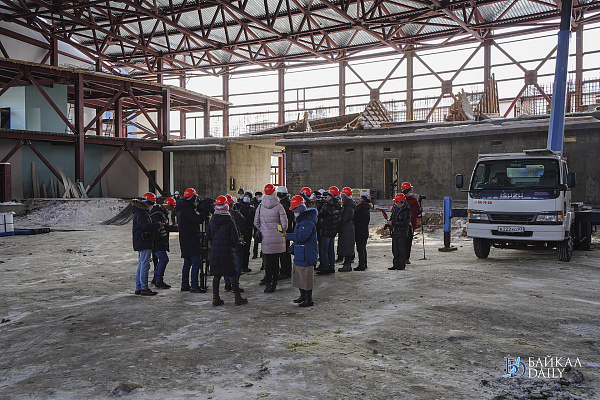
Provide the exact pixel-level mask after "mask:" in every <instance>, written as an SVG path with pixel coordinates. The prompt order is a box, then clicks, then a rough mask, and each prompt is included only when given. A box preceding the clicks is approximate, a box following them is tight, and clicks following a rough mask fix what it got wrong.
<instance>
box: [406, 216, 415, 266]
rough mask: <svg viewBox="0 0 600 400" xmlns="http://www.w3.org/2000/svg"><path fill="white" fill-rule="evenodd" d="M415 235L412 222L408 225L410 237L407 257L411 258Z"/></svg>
mask: <svg viewBox="0 0 600 400" xmlns="http://www.w3.org/2000/svg"><path fill="white" fill-rule="evenodd" d="M414 236H415V231H414V230H413V227H412V224H411V225H409V227H408V237H407V238H406V259H407V260H410V251H411V249H412V242H413V238H414Z"/></svg>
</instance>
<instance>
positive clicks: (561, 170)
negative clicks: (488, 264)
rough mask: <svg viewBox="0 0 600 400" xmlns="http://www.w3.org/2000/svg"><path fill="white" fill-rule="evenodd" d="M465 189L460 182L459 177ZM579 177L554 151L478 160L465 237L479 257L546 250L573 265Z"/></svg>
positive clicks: (473, 179)
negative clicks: (510, 249)
mask: <svg viewBox="0 0 600 400" xmlns="http://www.w3.org/2000/svg"><path fill="white" fill-rule="evenodd" d="M456 184H457V187H459V188H462V186H463V183H462V176H461V175H458V176H457V182H456ZM574 186H575V174H574V173H570V172H569V170H568V167H567V160H566V159H565V158H564V157H562V156H561V155H560V154H558V153H556V152H553V151H551V150H546V149H542V150H525V151H523V152H522V153H506V154H482V155H480V156H479V159H478V161H477V164H476V165H475V169H474V170H473V174H472V176H471V181H470V183H469V189H468V210H467V218H468V222H467V235H468V236H470V237H472V238H473V247H474V250H475V254H476V255H477V257H479V258H486V257H487V256H488V255H489V252H490V246H497V247H506V246H511V245H516V244H517V245H535V244H537V245H547V246H549V247H556V249H557V256H558V259H559V260H561V261H569V260H570V259H571V254H572V249H573V239H572V235H571V233H570V232H571V227H572V224H573V222H574V220H575V213H574V212H573V210H572V209H571V188H573V187H574Z"/></svg>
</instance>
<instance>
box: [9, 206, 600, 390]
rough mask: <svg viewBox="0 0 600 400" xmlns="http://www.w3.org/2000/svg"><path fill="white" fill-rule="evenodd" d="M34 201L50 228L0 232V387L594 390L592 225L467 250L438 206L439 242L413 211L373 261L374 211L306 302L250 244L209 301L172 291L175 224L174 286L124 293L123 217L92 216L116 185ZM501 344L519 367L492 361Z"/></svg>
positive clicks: (378, 242)
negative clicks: (401, 247) (411, 229)
mask: <svg viewBox="0 0 600 400" xmlns="http://www.w3.org/2000/svg"><path fill="white" fill-rule="evenodd" d="M43 206H44V207H40V208H38V209H37V210H35V211H33V212H30V213H29V214H28V215H26V216H23V217H18V218H15V227H16V228H37V227H46V226H47V227H50V228H54V229H55V231H53V232H51V233H48V234H42V235H30V236H10V237H0V290H1V294H2V300H1V302H0V317H1V319H2V320H1V323H0V338H1V340H0V399H109V398H116V397H121V396H126V398H128V399H265V398H266V399H385V400H388V399H449V400H450V399H498V400H499V399H598V398H600V358H599V355H600V317H599V314H598V306H599V305H600V290H599V289H600V274H599V272H600V251H599V250H600V245H599V242H600V240H599V238H598V236H595V237H594V240H593V250H592V251H577V252H574V255H573V259H572V260H571V262H568V263H566V262H559V261H557V259H556V255H555V252H554V251H551V250H544V249H535V250H509V249H492V251H491V253H490V257H489V258H488V259H478V258H476V257H475V255H474V253H473V250H472V245H471V240H470V239H469V238H467V237H465V236H464V235H461V233H462V225H464V224H463V222H462V221H460V220H455V221H454V224H455V228H454V229H453V237H452V240H453V245H455V246H456V247H457V248H458V249H457V250H456V251H453V252H439V251H438V248H439V247H442V238H443V232H442V230H441V229H437V228H436V229H432V228H428V229H427V230H426V232H425V246H424V247H425V257H426V259H423V237H422V235H421V231H419V234H418V236H417V237H416V238H415V240H414V244H413V253H412V254H413V255H412V257H411V261H412V264H410V265H408V266H407V269H406V270H405V271H389V270H388V267H390V266H391V262H392V254H391V241H390V239H389V238H380V235H378V234H377V233H376V230H377V228H380V227H381V226H382V225H383V219H382V217H381V215H380V214H377V213H375V212H373V213H372V227H371V232H372V235H371V239H370V241H369V243H368V246H367V251H368V254H369V256H368V260H369V261H368V269H367V271H364V272H359V271H353V272H347V273H339V272H338V273H336V274H335V275H330V276H316V277H315V288H314V295H313V297H314V301H315V305H314V307H309V308H299V307H297V306H296V305H295V304H294V303H293V302H292V300H293V299H294V298H296V297H297V295H298V291H297V290H296V289H293V288H292V287H291V284H290V281H289V280H284V281H282V282H280V285H279V286H278V288H277V291H276V292H275V293H272V294H266V293H263V289H264V286H260V285H259V281H260V279H261V278H262V275H263V274H262V271H260V258H259V259H255V260H251V262H250V268H251V269H252V272H251V273H248V274H244V275H243V276H242V278H241V286H242V287H243V288H244V289H245V293H244V296H245V297H247V298H248V301H249V303H248V304H247V305H243V306H234V302H233V294H231V293H225V292H223V286H221V297H222V298H223V299H224V300H225V305H224V306H221V307H213V306H212V305H211V301H212V295H211V293H210V292H209V293H206V294H196V293H190V292H181V291H179V282H180V280H181V266H182V259H181V258H180V253H179V245H178V237H177V234H172V235H171V239H170V240H171V252H170V259H171V261H170V262H169V264H168V266H167V270H166V275H165V281H166V282H167V283H169V284H172V285H173V287H172V288H171V289H168V290H160V291H159V294H158V295H157V296H154V297H142V296H135V295H134V294H133V291H134V289H135V272H136V268H137V253H135V252H134V251H133V249H132V245H131V222H130V223H128V224H127V225H124V226H103V225H100V222H101V221H103V220H105V219H107V218H110V217H111V216H114V215H115V214H117V213H118V212H119V211H120V210H121V209H122V208H124V207H125V206H126V202H124V201H121V200H116V199H104V200H90V201H72V202H58V203H49V204H43ZM432 220H436V219H435V218H433V219H432ZM354 266H356V262H355V263H354ZM507 357H509V359H508V360H509V361H510V362H512V363H513V364H514V365H516V366H517V367H518V368H517V369H516V370H515V371H514V373H513V376H518V375H521V374H522V373H523V376H522V377H519V378H517V377H503V375H506V374H507V370H506V365H507ZM517 357H520V359H519V361H520V362H523V365H521V364H519V363H518V362H517V363H516V364H515V360H516V358H517ZM560 357H562V358H560ZM557 358H560V359H559V360H557ZM567 359H568V360H569V364H570V365H566V364H567ZM532 362H533V364H531V363H532ZM524 367H525V368H524ZM525 369H526V370H525ZM532 374H533V375H532Z"/></svg>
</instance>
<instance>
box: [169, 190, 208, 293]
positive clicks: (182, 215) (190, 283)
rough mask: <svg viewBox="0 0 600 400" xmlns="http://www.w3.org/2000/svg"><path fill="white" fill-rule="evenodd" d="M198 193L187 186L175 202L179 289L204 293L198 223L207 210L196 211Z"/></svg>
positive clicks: (204, 217) (202, 219)
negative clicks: (177, 230)
mask: <svg viewBox="0 0 600 400" xmlns="http://www.w3.org/2000/svg"><path fill="white" fill-rule="evenodd" d="M197 200H198V194H197V193H196V190H195V189H194V188H188V189H186V190H185V192H184V193H183V199H182V200H181V201H180V202H179V204H177V208H176V210H177V212H178V214H177V224H178V226H179V247H180V248H181V258H183V267H182V268H181V291H182V292H186V291H189V292H192V293H206V288H205V287H202V286H201V284H200V282H203V281H204V279H202V278H203V272H202V276H200V279H199V274H201V271H202V245H201V243H200V240H199V238H200V237H201V231H200V225H201V224H202V223H203V222H204V221H205V220H206V218H207V217H208V212H206V211H202V212H198V207H197Z"/></svg>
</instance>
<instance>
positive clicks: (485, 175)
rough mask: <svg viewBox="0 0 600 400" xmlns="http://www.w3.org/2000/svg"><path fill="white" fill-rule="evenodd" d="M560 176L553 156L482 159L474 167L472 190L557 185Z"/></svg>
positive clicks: (534, 187)
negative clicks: (525, 158)
mask: <svg viewBox="0 0 600 400" xmlns="http://www.w3.org/2000/svg"><path fill="white" fill-rule="evenodd" d="M559 177H560V173H559V168H558V162H557V161H556V160H551V159H527V160H511V159H507V160H490V161H486V160H483V161H480V162H479V163H478V164H477V167H475V172H474V173H473V179H472V180H471V190H511V189H512V190H515V189H528V188H531V189H551V188H558V184H559Z"/></svg>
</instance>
